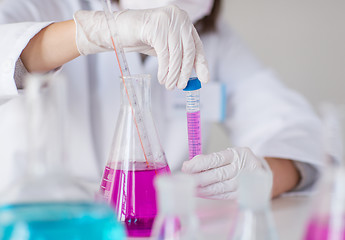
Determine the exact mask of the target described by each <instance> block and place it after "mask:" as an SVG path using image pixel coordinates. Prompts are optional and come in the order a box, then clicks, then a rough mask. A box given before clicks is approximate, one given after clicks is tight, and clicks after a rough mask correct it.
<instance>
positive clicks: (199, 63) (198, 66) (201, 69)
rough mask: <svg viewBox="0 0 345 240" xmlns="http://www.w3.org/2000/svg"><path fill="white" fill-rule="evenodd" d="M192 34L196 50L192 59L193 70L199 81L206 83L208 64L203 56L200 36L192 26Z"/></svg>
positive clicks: (208, 77) (208, 74) (207, 79)
mask: <svg viewBox="0 0 345 240" xmlns="http://www.w3.org/2000/svg"><path fill="white" fill-rule="evenodd" d="M192 34H193V38H194V43H195V50H196V54H195V61H194V66H195V72H196V75H197V76H198V78H199V80H200V82H202V83H207V82H208V81H209V79H210V73H209V70H208V64H207V60H206V57H205V53H204V48H203V46H202V42H201V40H200V37H199V35H198V33H197V31H196V29H195V27H193V31H192Z"/></svg>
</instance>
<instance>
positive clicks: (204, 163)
mask: <svg viewBox="0 0 345 240" xmlns="http://www.w3.org/2000/svg"><path fill="white" fill-rule="evenodd" d="M182 171H183V172H185V173H189V174H193V175H195V176H196V179H197V182H198V195H199V196H200V197H205V198H212V199H235V198H236V197H237V190H238V181H239V175H240V174H241V172H242V171H262V172H264V174H267V175H269V177H270V179H271V185H272V172H271V170H270V168H269V166H268V164H267V162H266V160H265V159H263V158H259V157H257V156H255V155H254V153H253V152H252V151H251V150H250V149H249V148H228V149H226V150H224V151H221V152H216V153H212V154H209V155H198V156H196V157H194V158H193V159H191V160H189V161H186V162H184V164H183V166H182ZM270 187H272V186H270Z"/></svg>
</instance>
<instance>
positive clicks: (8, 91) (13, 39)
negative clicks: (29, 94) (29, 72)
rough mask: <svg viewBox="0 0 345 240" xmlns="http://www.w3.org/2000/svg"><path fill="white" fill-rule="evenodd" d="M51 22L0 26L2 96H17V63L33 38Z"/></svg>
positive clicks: (0, 89) (0, 87) (0, 91)
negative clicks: (15, 77)
mask: <svg viewBox="0 0 345 240" xmlns="http://www.w3.org/2000/svg"><path fill="white" fill-rule="evenodd" d="M49 24H51V22H39V23H35V22H22V23H11V24H0V32H1V33H3V36H2V37H1V38H0V52H1V55H0V96H1V95H12V94H17V88H16V84H15V81H14V71H15V66H16V62H17V61H18V58H19V56H20V54H21V52H22V51H23V49H24V48H25V47H26V45H27V44H28V42H29V41H30V39H31V38H32V37H34V36H35V35H36V34H37V33H38V32H40V31H41V30H42V29H43V28H45V27H46V26H48V25H49Z"/></svg>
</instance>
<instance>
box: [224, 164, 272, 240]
mask: <svg viewBox="0 0 345 240" xmlns="http://www.w3.org/2000/svg"><path fill="white" fill-rule="evenodd" d="M264 171H265V170H257V171H246V172H242V173H241V176H240V180H239V195H238V204H239V209H238V214H237V217H236V221H235V225H234V226H235V227H234V229H233V230H232V232H231V237H230V240H276V239H278V236H277V233H276V229H275V224H274V221H273V216H272V212H271V209H270V196H271V188H272V180H270V178H272V175H270V174H267V173H266V172H264Z"/></svg>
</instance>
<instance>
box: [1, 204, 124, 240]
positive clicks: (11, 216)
mask: <svg viewBox="0 0 345 240" xmlns="http://www.w3.org/2000/svg"><path fill="white" fill-rule="evenodd" d="M115 216H116V215H115V213H114V212H113V210H111V209H110V208H109V207H108V206H105V205H101V204H93V203H37V204H18V205H7V206H3V207H0V239H2V240H13V239H15V240H62V239H68V240H89V239H90V240H91V239H92V240H115V239H116V240H122V239H125V233H124V229H123V226H122V225H120V223H118V222H117V220H116V218H115Z"/></svg>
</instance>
